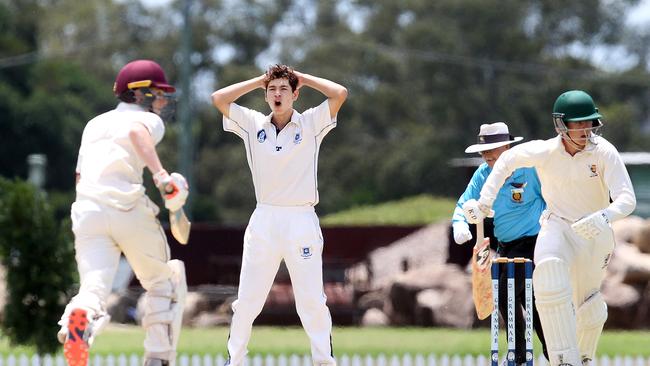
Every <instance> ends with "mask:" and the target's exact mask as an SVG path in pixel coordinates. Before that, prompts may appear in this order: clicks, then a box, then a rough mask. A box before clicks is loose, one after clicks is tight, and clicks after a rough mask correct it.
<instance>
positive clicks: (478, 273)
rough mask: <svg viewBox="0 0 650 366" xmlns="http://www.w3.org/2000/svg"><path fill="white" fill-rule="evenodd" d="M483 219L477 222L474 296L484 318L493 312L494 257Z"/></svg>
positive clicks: (477, 309) (478, 312) (479, 315)
mask: <svg viewBox="0 0 650 366" xmlns="http://www.w3.org/2000/svg"><path fill="white" fill-rule="evenodd" d="M484 235H485V234H484V230H483V221H481V222H479V223H478V224H476V245H474V249H473V250H472V297H473V298H474V307H475V308H476V315H477V316H478V318H479V319H481V320H483V319H485V318H487V317H488V316H490V315H491V314H492V310H493V309H494V300H493V299H492V274H491V267H492V257H491V256H490V239H489V238H485V237H484Z"/></svg>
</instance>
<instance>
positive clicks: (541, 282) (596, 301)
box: [533, 212, 614, 366]
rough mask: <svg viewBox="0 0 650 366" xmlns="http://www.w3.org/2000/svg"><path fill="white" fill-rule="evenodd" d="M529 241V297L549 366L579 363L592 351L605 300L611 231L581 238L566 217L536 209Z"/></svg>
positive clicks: (594, 349) (601, 324) (610, 249)
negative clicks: (531, 293)
mask: <svg viewBox="0 0 650 366" xmlns="http://www.w3.org/2000/svg"><path fill="white" fill-rule="evenodd" d="M540 223H541V225H542V227H541V230H540V232H539V235H538V236H537V243H536V246H535V265H536V268H535V272H534V274H533V282H534V286H535V301H536V305H537V310H538V313H539V318H540V322H541V323H542V328H543V329H544V336H545V338H546V344H547V349H548V353H549V357H550V363H551V365H552V366H557V365H562V364H570V365H582V359H585V358H592V357H593V355H594V354H595V351H596V347H597V343H598V339H599V337H600V333H601V332H602V327H603V324H604V323H605V320H606V319H607V306H606V304H605V302H604V300H603V298H602V295H601V294H600V287H601V284H602V281H603V279H604V277H605V273H606V270H607V265H608V263H609V260H610V258H611V255H612V252H613V250H614V235H613V231H612V230H611V229H610V230H606V231H604V232H602V233H600V234H599V235H598V236H596V237H595V238H593V239H591V240H585V239H583V238H582V237H580V236H579V235H577V234H576V233H575V232H574V231H573V229H571V223H570V222H568V221H567V220H565V219H563V218H561V217H559V216H557V215H554V214H552V213H549V212H545V213H543V214H542V217H541V218H540Z"/></svg>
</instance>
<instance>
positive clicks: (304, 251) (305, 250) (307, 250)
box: [300, 247, 313, 259]
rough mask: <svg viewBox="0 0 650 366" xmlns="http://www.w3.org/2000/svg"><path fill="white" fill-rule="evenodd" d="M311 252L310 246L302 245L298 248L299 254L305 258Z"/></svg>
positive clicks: (309, 255) (308, 256)
mask: <svg viewBox="0 0 650 366" xmlns="http://www.w3.org/2000/svg"><path fill="white" fill-rule="evenodd" d="M312 254H313V250H312V249H311V247H302V248H300V256H301V257H303V258H305V259H308V258H310V257H311V255H312Z"/></svg>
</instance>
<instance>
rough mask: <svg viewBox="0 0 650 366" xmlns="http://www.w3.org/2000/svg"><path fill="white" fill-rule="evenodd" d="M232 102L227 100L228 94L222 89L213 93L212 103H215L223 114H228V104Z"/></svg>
mask: <svg viewBox="0 0 650 366" xmlns="http://www.w3.org/2000/svg"><path fill="white" fill-rule="evenodd" d="M229 104H230V103H229V102H228V100H226V96H225V95H224V93H223V92H222V91H221V90H217V91H215V92H214V93H212V105H214V106H215V107H216V108H217V109H218V110H219V111H220V112H221V113H222V114H224V115H226V116H227V115H228V110H227V108H228V105H229Z"/></svg>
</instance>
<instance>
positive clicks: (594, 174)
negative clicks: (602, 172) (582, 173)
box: [589, 164, 598, 178]
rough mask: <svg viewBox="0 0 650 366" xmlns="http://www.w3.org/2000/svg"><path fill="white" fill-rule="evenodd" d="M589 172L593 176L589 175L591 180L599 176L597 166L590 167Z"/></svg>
mask: <svg viewBox="0 0 650 366" xmlns="http://www.w3.org/2000/svg"><path fill="white" fill-rule="evenodd" d="M589 171H590V172H591V174H590V175H589V177H590V178H593V177H597V176H598V167H597V166H596V164H591V165H589Z"/></svg>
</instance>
